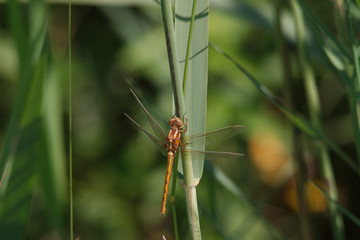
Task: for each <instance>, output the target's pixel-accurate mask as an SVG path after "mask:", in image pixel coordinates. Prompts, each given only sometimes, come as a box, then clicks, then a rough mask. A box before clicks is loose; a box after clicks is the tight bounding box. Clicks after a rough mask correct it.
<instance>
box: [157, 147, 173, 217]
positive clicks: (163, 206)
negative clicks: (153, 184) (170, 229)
mask: <svg viewBox="0 0 360 240" xmlns="http://www.w3.org/2000/svg"><path fill="white" fill-rule="evenodd" d="M174 156H175V152H173V151H169V152H168V155H167V167H166V175H165V184H164V193H163V199H162V203H161V209H160V212H161V213H162V214H164V215H165V211H166V199H167V194H168V192H169V185H170V178H171V172H172V166H173V164H174Z"/></svg>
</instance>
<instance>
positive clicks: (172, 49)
mask: <svg viewBox="0 0 360 240" xmlns="http://www.w3.org/2000/svg"><path fill="white" fill-rule="evenodd" d="M161 10H162V16H163V23H164V31H165V38H166V46H167V52H168V58H169V66H170V73H171V83H172V88H173V93H174V103H175V114H176V116H178V117H182V116H184V114H185V101H184V93H183V90H182V84H181V80H180V79H181V77H180V76H181V74H180V66H179V58H178V53H177V47H176V40H175V39H176V38H175V30H174V23H173V13H172V7H171V0H161Z"/></svg>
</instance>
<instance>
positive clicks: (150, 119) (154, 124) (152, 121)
mask: <svg viewBox="0 0 360 240" xmlns="http://www.w3.org/2000/svg"><path fill="white" fill-rule="evenodd" d="M130 91H131V93H132V94H133V95H134V97H135V99H136V101H137V102H138V103H139V105H140V107H141V109H142V110H143V112H144V113H145V116H146V118H147V119H148V122H149V123H150V126H151V128H152V130H153V131H154V133H155V135H156V136H157V138H158V139H160V141H164V142H166V135H165V132H164V130H162V128H161V127H160V125H159V124H158V123H157V122H156V120H155V119H154V118H153V117H152V116H151V115H150V113H149V112H148V111H147V110H146V108H145V107H144V105H143V104H142V103H141V101H140V99H139V98H138V97H137V96H136V94H135V93H134V91H133V90H132V89H131V88H130ZM128 117H129V116H128ZM130 119H131V118H130ZM131 120H132V119H131ZM132 121H133V122H135V121H134V120H132ZM138 126H140V125H138ZM141 130H143V131H144V129H141ZM145 133H146V132H145Z"/></svg>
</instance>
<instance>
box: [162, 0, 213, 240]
mask: <svg viewBox="0 0 360 240" xmlns="http://www.w3.org/2000/svg"><path fill="white" fill-rule="evenodd" d="M191 3H192V4H191ZM176 4H180V5H182V6H180V7H179V6H177V7H176V9H178V8H180V9H182V8H189V6H193V11H192V17H191V19H192V21H190V25H191V24H192V23H193V22H194V19H195V9H196V8H195V6H196V2H195V3H194V2H193V1H191V0H190V1H189V0H187V1H177V2H176ZM161 6H162V12H163V22H164V29H165V36H166V43H167V49H168V57H169V65H170V71H171V78H172V83H173V92H174V101H175V111H176V115H178V116H179V117H185V113H186V118H187V119H188V120H189V124H188V128H187V129H188V132H186V133H185V135H186V134H189V130H190V131H191V130H192V129H196V128H193V126H194V122H198V123H200V124H199V125H200V126H201V128H202V130H198V131H199V132H203V131H204V129H205V121H204V120H205V114H203V115H201V114H199V115H198V116H200V118H199V119H200V121H199V119H195V117H198V116H196V115H194V117H193V114H192V113H193V112H196V111H195V110H193V107H192V105H197V104H198V103H200V104H202V107H203V109H204V108H205V109H206V94H202V95H201V96H203V97H204V98H203V99H205V103H203V102H204V101H203V100H201V101H196V99H193V95H194V92H192V89H193V88H192V87H191V86H192V85H193V84H194V83H193V81H194V78H193V76H192V75H193V74H190V75H191V77H190V78H189V81H190V83H191V84H190V88H186V87H184V86H186V85H187V84H186V83H187V77H188V74H187V72H188V69H189V68H191V67H189V66H190V65H191V64H190V65H189V62H190V61H192V60H189V59H190V54H193V55H195V54H194V53H192V52H191V43H190V44H189V42H190V41H193V39H192V38H191V35H192V31H193V30H192V27H191V29H190V30H187V32H186V33H185V34H184V35H186V37H184V38H183V39H180V38H179V35H178V33H179V32H178V26H177V28H176V35H175V30H174V25H173V16H172V8H171V1H169V0H162V1H161ZM185 16H187V15H185ZM185 18H186V17H185ZM186 25H189V21H187V22H186ZM186 28H188V26H187V27H186ZM189 32H190V35H188V34H189ZM206 33H207V32H206ZM185 39H186V40H185ZM206 39H208V37H207V35H206ZM184 45H185V46H186V49H187V50H186V51H183V46H184ZM204 49H206V50H205V52H206V61H203V62H206V64H207V43H206V44H205V46H204ZM178 52H179V53H180V54H182V55H184V53H186V55H187V57H186V60H185V61H184V62H182V64H185V65H186V66H187V67H186V70H185V69H184V75H185V76H184V75H183V78H181V71H180V66H179V60H180V59H179V58H178V55H177V53H178ZM181 59H182V58H181ZM184 59H185V57H184ZM185 72H186V74H185ZM205 76H206V77H205V80H206V84H207V65H206V74H205ZM182 79H183V82H182V81H181V80H182ZM203 79H204V78H202V79H201V80H203ZM183 87H184V89H183ZM185 91H187V94H186V96H185V95H184V92H185ZM194 91H195V92H196V91H197V89H194ZM202 91H205V93H206V85H205V87H202ZM197 92H198V93H199V91H197ZM198 96H199V94H198ZM198 96H196V97H198ZM184 98H185V99H184ZM185 105H186V109H187V111H185ZM188 106H189V108H188ZM197 112H203V113H205V111H197ZM185 147H186V148H189V146H185ZM180 167H182V169H181V170H183V176H184V181H185V192H186V199H187V201H186V203H187V212H188V219H189V225H190V230H191V236H192V238H193V239H201V232H200V223H199V217H198V215H199V214H198V208H197V196H196V188H195V186H196V184H197V183H198V180H196V179H195V176H194V173H196V172H199V171H196V169H195V168H194V166H193V161H192V159H191V157H190V156H189V155H187V156H183V158H182V165H181V166H180ZM181 170H180V171H181ZM174 172H175V171H174ZM201 173H202V167H201ZM197 175H198V176H201V174H197Z"/></svg>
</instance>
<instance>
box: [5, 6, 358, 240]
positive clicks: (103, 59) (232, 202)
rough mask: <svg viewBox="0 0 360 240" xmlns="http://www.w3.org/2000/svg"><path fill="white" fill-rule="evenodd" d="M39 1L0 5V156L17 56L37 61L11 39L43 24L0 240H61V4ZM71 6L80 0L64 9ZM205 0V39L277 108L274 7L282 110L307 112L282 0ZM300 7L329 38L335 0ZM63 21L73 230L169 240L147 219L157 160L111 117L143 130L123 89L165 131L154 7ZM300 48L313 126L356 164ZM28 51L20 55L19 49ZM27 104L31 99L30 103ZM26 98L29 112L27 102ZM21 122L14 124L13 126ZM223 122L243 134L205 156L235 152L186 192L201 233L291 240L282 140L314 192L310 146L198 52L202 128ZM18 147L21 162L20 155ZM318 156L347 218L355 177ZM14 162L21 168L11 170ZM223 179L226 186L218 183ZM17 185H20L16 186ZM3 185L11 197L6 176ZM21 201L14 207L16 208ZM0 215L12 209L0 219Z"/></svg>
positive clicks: (318, 219) (291, 193) (330, 83)
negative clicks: (203, 89)
mask: <svg viewBox="0 0 360 240" xmlns="http://www.w3.org/2000/svg"><path fill="white" fill-rule="evenodd" d="M41 2H42V1H33V3H32V5H33V7H31V4H21V5H20V7H19V8H18V10H14V9H15V8H11V6H10V4H9V3H8V4H5V3H4V1H2V3H1V4H0V143H1V146H2V148H4V147H3V146H5V141H6V138H5V135H6V129H7V128H8V126H9V122H10V121H11V120H10V115H11V112H12V111H13V109H14V105H15V102H16V99H17V98H19V96H17V95H16V94H17V92H19V91H20V90H19V88H20V87H19V86H21V80H19V79H22V78H26V76H27V75H26V73H27V70H23V69H24V68H26V67H24V66H26V64H22V60H21V57H22V56H23V57H24V58H25V59H27V57H28V59H31V57H34V56H37V55H36V52H35V53H31V54H33V55H31V54H30V53H29V54H28V52H26V50H21V46H22V44H19V39H21V38H22V37H21V31H22V30H23V34H24V35H23V37H24V39H28V42H29V43H30V44H29V46H32V45H31V43H32V40H34V39H35V40H36V41H35V42H37V41H38V40H39V39H38V38H37V37H38V36H37V35H36V34H35V35H34V36H32V33H33V32H34V31H33V29H32V28H31V26H37V25H36V24H37V23H38V24H39V25H40V26H41V23H43V24H44V23H45V24H46V26H45V29H46V32H45V33H43V34H44V38H43V41H42V42H41V43H39V44H40V45H41V46H42V47H41V50H40V52H41V54H43V55H45V57H44V59H43V61H44V66H43V65H41V66H43V67H39V65H37V64H36V66H35V67H34V69H35V70H34V72H35V74H34V76H36V73H37V71H38V72H40V73H42V74H43V75H42V76H43V78H41V79H42V81H43V82H42V83H39V85H36V81H34V83H32V85H31V87H30V92H31V93H30V94H29V96H27V98H25V99H23V100H22V102H23V103H24V105H26V106H25V107H24V109H25V110H24V111H25V112H28V113H26V114H25V115H24V116H23V117H24V118H25V116H28V117H27V118H28V119H30V120H31V119H38V118H37V117H36V116H41V117H40V119H41V120H40V122H41V123H40V124H41V126H42V127H40V128H39V129H42V131H41V133H39V132H38V131H33V132H31V131H30V132H25V133H24V131H23V130H22V131H21V132H22V133H21V136H22V137H21V140H20V143H19V148H17V153H16V155H15V158H14V163H13V165H12V166H13V167H12V170H13V171H12V172H11V174H12V175H13V176H16V179H17V182H16V183H14V186H13V189H16V190H17V191H15V190H14V191H12V193H16V194H14V195H11V193H8V192H4V190H3V189H0V194H1V195H0V196H1V197H2V202H0V204H2V206H0V210H1V211H2V212H1V213H2V216H1V217H2V218H0V220H1V221H0V225H1V224H3V225H2V226H1V228H0V230H1V231H0V233H1V236H4V238H3V237H0V238H1V239H16V238H18V239H68V235H69V233H68V232H69V227H68V226H69V220H68V219H69V211H68V208H69V204H68V190H69V189H68V170H67V169H68V160H67V159H68V150H67V149H68V143H69V142H68V130H69V129H68V127H69V125H68V117H69V113H68V65H67V64H68V58H67V57H68V55H67V54H68V7H67V5H66V2H65V1H62V3H59V2H61V1H58V2H56V1H53V2H52V3H50V4H46V5H43V4H42V3H41ZM49 2H50V1H49ZM54 2H55V3H54ZM79 2H81V4H77V3H79ZM210 2H211V4H210V16H209V21H210V22H209V26H210V34H209V38H210V41H211V42H214V43H216V44H217V45H219V46H220V47H221V48H223V49H224V50H225V51H226V52H228V53H229V54H230V55H231V56H232V57H233V58H234V59H236V60H237V61H238V62H239V63H241V64H242V65H243V66H244V67H245V68H246V69H247V70H248V71H249V72H251V73H252V74H253V75H254V76H255V77H256V78H257V79H259V80H260V81H261V83H263V84H264V85H265V86H267V87H268V88H269V89H270V90H271V91H272V92H273V93H274V94H275V95H276V96H277V97H279V98H280V99H283V101H284V102H285V104H286V105H287V104H288V102H287V99H288V96H287V93H286V87H285V86H286V83H285V82H284V74H283V72H284V68H286V66H284V63H283V62H282V55H281V53H280V50H279V45H278V44H279V41H278V39H277V38H278V37H279V36H278V33H277V32H276V31H275V30H274V29H275V19H276V14H278V12H277V10H279V9H282V12H281V14H282V16H281V25H282V28H283V32H284V36H285V41H286V46H287V49H288V53H289V54H290V57H289V63H290V67H291V68H290V69H288V70H289V71H290V72H291V74H292V84H293V89H294V91H293V95H292V97H291V98H292V99H293V101H294V103H293V105H294V106H295V107H294V111H295V112H297V113H299V115H302V116H304V117H306V118H308V116H309V113H308V110H307V105H306V98H305V96H304V95H305V93H304V86H303V82H302V79H301V69H300V68H299V64H298V62H297V61H298V60H297V53H296V42H295V30H294V23H293V20H292V13H291V10H290V9H289V6H288V5H287V3H286V1H277V2H276V1H273V2H269V1H260V0H259V1H230V0H228V1H221V0H216V1H215V0H214V1H210ZM275 2H276V3H275ZM306 4H307V5H308V7H309V9H311V11H313V13H314V14H315V15H316V16H317V17H318V18H319V19H320V20H321V21H322V23H323V24H325V25H326V26H327V28H328V29H330V30H332V31H334V32H336V26H335V23H334V18H335V17H334V13H333V12H334V8H335V7H334V6H335V3H332V2H329V1H306ZM11 9H12V10H11ZM71 17H72V32H71V39H72V86H73V89H72V90H73V94H72V107H73V108H72V113H73V115H72V120H73V126H72V127H73V135H72V136H73V161H74V163H73V187H74V231H75V236H76V237H77V236H79V237H80V238H81V239H161V237H162V235H165V236H166V239H168V240H169V239H174V238H173V222H172V217H171V211H170V207H169V203H168V211H167V214H166V216H163V215H161V214H160V204H161V197H162V189H163V183H164V177H165V169H166V159H165V158H164V157H163V156H162V155H161V153H160V151H158V149H157V148H156V147H155V146H154V145H153V143H152V142H151V141H149V139H148V138H147V137H146V135H145V134H143V133H142V132H140V131H139V130H138V129H137V128H136V127H135V126H134V125H133V124H131V122H130V121H128V120H127V119H126V118H125V117H124V115H123V113H128V114H129V115H130V116H132V117H133V118H134V119H135V120H137V121H138V122H140V123H141V124H142V125H143V126H144V127H145V128H147V129H149V125H147V123H146V119H145V118H144V115H143V113H142V112H141V110H140V107H139V106H138V105H137V103H136V101H135V99H134V98H133V96H132V95H131V93H130V91H129V87H130V86H131V87H133V88H134V89H135V91H136V92H137V94H138V95H139V96H140V98H141V99H142V100H143V101H144V103H145V104H146V107H147V108H148V110H149V111H150V112H151V113H152V114H153V115H154V116H155V117H156V118H157V120H158V121H159V122H160V123H161V124H162V126H164V129H168V128H167V127H166V123H167V121H168V119H169V118H170V117H171V116H172V115H173V114H172V90H171V82H170V73H169V66H168V60H167V52H166V44H165V37H164V32H163V25H162V17H161V10H160V6H159V4H157V3H156V2H154V1H150V0H148V1H145V0H144V1H134V2H131V1H120V0H119V1H100V0H99V1H89V2H86V1H73V7H72V16H71ZM21 19H22V20H21ZM32 24H33V25H32ZM19 26H22V28H23V29H22V30H21V29H20V28H19ZM19 32H20V36H19ZM35 32H36V31H35ZM16 34H18V35H16ZM310 35H311V34H310ZM16 39H17V40H16ZM24 41H25V42H26V40H24ZM39 41H40V40H39ZM35 45H36V44H35ZM308 45H309V49H310V52H309V59H310V62H311V64H312V67H313V70H314V72H315V76H316V79H317V84H318V89H319V94H320V101H321V109H322V124H323V125H322V126H323V130H324V132H325V134H326V136H328V137H329V139H331V140H332V141H333V142H334V143H336V144H337V145H338V146H339V147H340V148H341V149H342V150H343V151H345V152H346V153H347V155H348V156H349V157H350V158H351V159H352V160H354V161H356V159H357V154H356V148H355V145H354V136H353V128H352V123H351V113H350V107H349V103H348V101H347V99H346V95H345V94H346V89H344V87H343V86H342V84H341V82H340V81H339V79H338V78H339V77H338V76H337V75H336V74H334V71H332V70H331V68H329V64H328V63H327V61H326V60H325V57H324V55H323V54H321V53H320V50H319V49H318V48H317V46H316V44H313V42H312V38H311V37H309V42H308ZM29 49H30V50H29V52H31V51H32V48H31V47H29ZM34 49H36V48H34ZM22 51H25V52H26V54H23V52H22ZM27 54H28V55H27ZM43 55H42V56H43ZM39 61H40V60H39ZM25 62H26V61H25ZM39 69H43V71H41V70H39ZM44 69H45V70H44ZM29 71H30V70H29ZM30 72H31V71H30ZM34 79H37V78H34ZM39 79H40V78H39ZM37 96H38V97H39V96H40V98H42V100H38V101H37V100H36V97H37ZM19 101H20V100H19ZM30 103H33V104H34V103H35V104H36V103H38V105H37V106H36V107H31V106H29V105H31V104H30ZM27 104H29V105H27ZM34 109H36V111H37V112H38V114H37V115H36V113H35V112H36V111H35V110H34ZM34 111H35V112H34ZM32 114H35V117H34V118H32V117H31V115H32ZM30 120H29V122H32V121H30ZM24 121H25V120H22V125H23V126H26V124H25V123H24ZM35 122H36V121H35ZM236 124H241V125H245V126H246V130H245V131H244V133H243V134H241V136H238V137H236V138H235V139H233V140H231V141H227V142H225V143H222V144H221V145H218V146H216V147H215V150H222V151H234V152H241V153H245V154H246V157H245V158H242V159H240V160H226V161H215V162H211V163H209V162H208V163H206V166H205V171H204V176H203V178H202V180H201V182H200V185H199V186H198V188H197V189H198V192H199V196H198V203H199V208H200V214H201V216H200V223H201V229H202V234H203V239H276V236H280V239H301V233H300V232H301V227H300V223H299V214H298V212H299V207H298V204H297V200H296V186H295V184H294V176H296V175H297V174H298V173H297V171H296V164H294V159H293V157H292V144H293V141H295V145H297V146H300V149H301V156H302V158H303V159H304V162H305V163H306V168H307V174H308V176H309V178H311V179H313V180H315V181H317V182H319V184H321V185H322V186H325V184H324V182H322V181H321V176H320V173H319V172H320V170H319V165H318V159H317V157H316V154H315V152H316V151H315V145H316V142H315V141H312V140H311V139H308V138H307V137H304V136H298V137H297V138H296V139H295V140H294V139H293V136H292V128H291V123H290V122H289V121H288V119H287V118H286V117H285V116H284V115H283V114H282V113H281V111H279V109H278V108H276V106H275V105H273V104H271V102H270V101H268V100H267V99H266V98H265V97H264V96H263V95H261V93H260V92H259V91H258V90H257V89H256V88H255V87H254V86H253V85H252V84H251V82H250V81H248V79H246V78H245V77H244V75H242V74H241V72H240V71H239V70H238V69H236V67H234V65H233V64H232V63H231V62H229V61H228V60H226V59H225V58H224V57H223V56H222V55H221V54H219V53H217V52H216V51H214V50H213V49H212V48H209V83H208V106H207V129H208V130H209V131H211V130H215V129H218V128H222V127H225V126H228V125H236ZM31 126H32V127H30V128H29V129H30V130H31V129H38V128H37V125H31ZM23 138H24V139H23ZM39 139H40V140H39ZM38 141H39V142H40V143H39V146H38V147H37V148H36V149H35V150H32V152H31V154H30V153H29V152H27V151H28V149H27V148H26V146H28V147H29V148H31V146H32V144H36V143H37V142H38ZM20 146H22V147H23V148H20ZM22 151H23V152H25V154H22V155H21V152H22ZM18 152H20V153H19V156H18V155H17V154H18ZM330 157H331V159H332V164H333V168H334V169H335V170H334V171H335V179H336V184H337V187H338V191H339V199H340V202H341V203H342V204H343V205H344V206H346V208H347V209H349V210H350V211H351V212H352V213H353V214H355V215H359V212H360V209H359V205H358V202H359V201H360V195H359V191H358V189H359V188H358V186H359V178H358V177H357V175H356V173H355V172H354V171H352V170H351V169H350V168H349V167H348V166H347V165H346V164H345V163H344V162H343V161H342V160H341V159H340V158H339V157H338V156H337V155H336V154H334V153H333V152H331V151H330ZM16 161H19V162H21V161H22V162H25V163H26V165H24V166H21V167H19V171H15V170H17V169H18V168H17V167H16V165H15V163H16ZM32 168H33V170H32V171H29V172H28V171H26V170H28V169H32ZM219 171H221V173H220V172H219ZM8 173H10V170H9V171H8ZM15 173H17V174H15ZM221 174H225V175H226V176H227V178H225V177H224V176H223V175H221ZM229 179H230V180H231V181H232V184H234V185H232V184H230V183H229V182H227V181H228V180H229ZM25 184H29V186H27V187H23V185H25ZM8 188H9V189H12V188H11V185H10V181H9V186H8ZM24 188H26V189H27V190H28V191H27V192H28V195H27V196H29V197H28V198H24V197H22V196H23V194H22V191H23V190H22V189H24ZM306 191H307V193H308V194H309V202H308V203H309V215H310V218H309V219H310V223H311V224H310V225H311V228H312V231H311V235H312V237H313V239H332V234H331V225H330V222H329V219H328V217H329V215H328V213H327V204H326V197H325V196H324V195H323V194H322V193H321V192H320V191H319V190H317V189H316V188H315V187H314V186H313V185H311V184H310V183H309V184H308V185H306ZM24 192H26V191H25V190H24ZM7 194H8V196H9V197H8V199H7V200H6V199H5V197H4V196H6V195H7ZM4 199H5V200H4ZM4 202H7V203H4ZM15 203H16V204H15ZM7 204H8V205H7ZM11 204H15V206H14V208H7V206H10V205H11ZM22 207H24V210H23V211H21V212H19V211H20V210H19V209H22ZM176 207H177V214H178V222H179V224H178V226H179V232H180V236H181V239H190V236H189V229H188V223H187V217H186V208H185V203H184V191H183V189H182V187H181V185H180V184H178V186H177V194H176ZM8 209H12V210H11V211H10V210H9V211H8V212H7V210H8ZM12 211H13V212H12ZM17 214H19V216H20V215H21V214H24V216H23V217H19V218H18V219H23V220H16V219H15V217H14V219H15V220H14V221H12V220H11V219H12V216H17ZM5 222H6V223H5ZM344 224H345V235H346V239H358V237H357V236H358V235H359V234H360V231H359V227H358V226H356V224H354V223H353V222H352V221H350V220H349V219H348V218H347V217H344ZM14 233H17V234H14ZM11 236H16V238H12V237H11Z"/></svg>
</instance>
